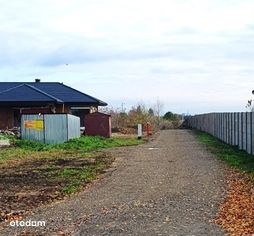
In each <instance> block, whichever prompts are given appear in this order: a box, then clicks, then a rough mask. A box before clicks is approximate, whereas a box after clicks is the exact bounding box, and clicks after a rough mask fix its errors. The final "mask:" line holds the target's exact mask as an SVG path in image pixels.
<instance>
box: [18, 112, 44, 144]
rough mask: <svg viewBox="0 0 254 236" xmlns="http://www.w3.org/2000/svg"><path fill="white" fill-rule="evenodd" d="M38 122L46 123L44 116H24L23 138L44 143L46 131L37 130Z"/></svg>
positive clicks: (22, 122)
mask: <svg viewBox="0 0 254 236" xmlns="http://www.w3.org/2000/svg"><path fill="white" fill-rule="evenodd" d="M36 121H41V122H44V118H43V115H41V116H39V115H22V117H21V124H22V126H21V137H22V139H29V140H34V141H40V142H44V130H43V129H41V128H36V123H35V122H36Z"/></svg>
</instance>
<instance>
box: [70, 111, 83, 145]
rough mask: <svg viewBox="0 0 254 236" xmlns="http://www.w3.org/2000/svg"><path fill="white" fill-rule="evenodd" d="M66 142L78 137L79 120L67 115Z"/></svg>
mask: <svg viewBox="0 0 254 236" xmlns="http://www.w3.org/2000/svg"><path fill="white" fill-rule="evenodd" d="M67 119H68V129H67V131H68V140H70V139H72V138H76V137H80V118H79V117H77V116H73V115H70V114H68V115H67Z"/></svg>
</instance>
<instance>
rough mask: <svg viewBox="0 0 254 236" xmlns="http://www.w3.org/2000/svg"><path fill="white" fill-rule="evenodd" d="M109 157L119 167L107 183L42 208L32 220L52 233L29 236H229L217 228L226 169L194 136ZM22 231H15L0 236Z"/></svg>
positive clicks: (166, 134) (173, 136) (180, 133)
mask: <svg viewBox="0 0 254 236" xmlns="http://www.w3.org/2000/svg"><path fill="white" fill-rule="evenodd" d="M109 152H111V153H112V154H113V155H115V157H116V161H115V163H114V166H113V167H112V168H111V170H110V171H108V172H107V174H106V175H105V176H104V178H103V179H101V180H99V181H97V182H96V183H94V184H93V185H91V186H89V187H88V188H87V189H85V190H84V191H83V192H82V193H79V194H77V195H74V196H72V197H70V198H68V199H66V200H65V201H62V202H58V203H54V204H52V205H50V206H47V207H41V208H38V209H37V210H36V211H35V212H34V214H33V215H30V216H29V217H28V218H27V219H31V220H46V227H44V228H32V229H31V228H29V229H28V231H27V233H28V235H60V231H61V232H64V233H70V235H76V236H78V235H84V236H85V235H146V236H147V235H153V236H154V235H172V236H173V235H177V236H178V235H202V236H203V235H209V236H210V235H211V236H212V235H216V236H220V235H224V232H223V230H222V229H221V228H220V227H218V226H217V225H214V224H213V223H212V222H211V221H212V219H213V218H214V217H215V214H216V212H217V211H218V204H220V203H221V201H222V200H223V195H224V192H225V190H224V188H225V186H226V184H225V176H224V175H225V170H224V165H223V164H222V163H221V162H220V161H218V160H217V159H216V158H215V157H214V156H213V155H212V154H210V153H209V152H208V151H207V150H206V148H205V147H204V146H203V145H201V144H199V143H197V141H196V140H195V137H194V135H193V133H192V131H188V130H169V131H162V132H161V133H160V134H159V135H158V137H157V138H156V139H155V140H153V141H151V142H149V143H146V144H144V145H140V146H136V147H128V148H117V149H112V150H110V151H109ZM22 230H24V228H21V227H19V228H17V227H16V228H13V227H10V226H9V227H7V228H5V230H3V231H2V232H1V231H0V235H14V233H15V232H21V231H22ZM33 233H34V234H33ZM18 235H19V234H18ZM62 235H64V234H63V233H62ZM66 235H67V234H66Z"/></svg>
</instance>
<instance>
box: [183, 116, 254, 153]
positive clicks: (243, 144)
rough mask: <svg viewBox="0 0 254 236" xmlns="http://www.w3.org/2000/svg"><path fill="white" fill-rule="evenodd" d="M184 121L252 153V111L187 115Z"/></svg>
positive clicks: (253, 148)
mask: <svg viewBox="0 0 254 236" xmlns="http://www.w3.org/2000/svg"><path fill="white" fill-rule="evenodd" d="M186 123H187V126H188V127H190V128H193V129H197V130H200V131H204V132H207V133H209V134H211V135H213V136H215V137H216V138H218V139H220V140H222V141H223V142H225V143H227V144H230V145H232V146H237V147H238V148H239V149H240V150H245V151H247V152H248V153H249V154H253V155H254V112H231V113H228V112H227V113H209V114H202V115H195V116H190V117H188V118H187V119H186Z"/></svg>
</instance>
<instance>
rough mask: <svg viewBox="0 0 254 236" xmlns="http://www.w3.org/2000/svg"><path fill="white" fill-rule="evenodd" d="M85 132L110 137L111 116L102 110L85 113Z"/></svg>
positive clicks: (90, 134)
mask: <svg viewBox="0 0 254 236" xmlns="http://www.w3.org/2000/svg"><path fill="white" fill-rule="evenodd" d="M85 134H86V135H89V136H102V137H106V138H110V136H111V116H110V115H107V114H104V113H101V112H94V113H90V114H87V115H85Z"/></svg>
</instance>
